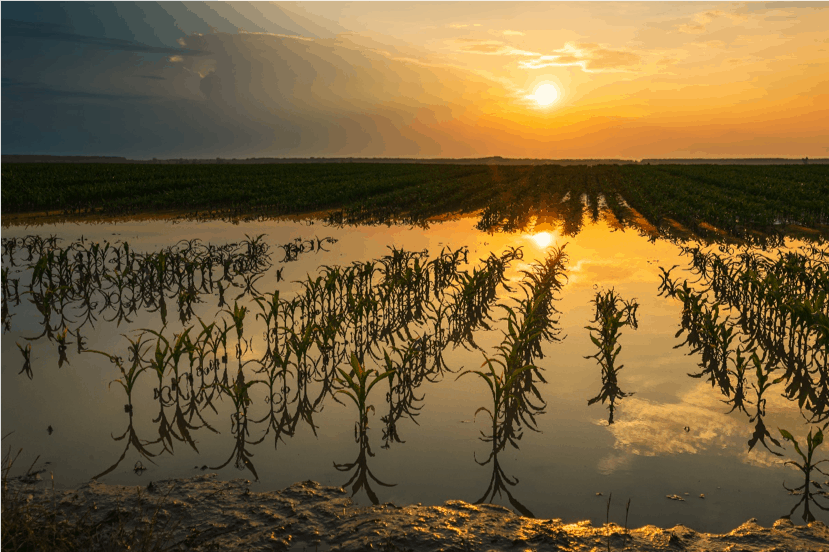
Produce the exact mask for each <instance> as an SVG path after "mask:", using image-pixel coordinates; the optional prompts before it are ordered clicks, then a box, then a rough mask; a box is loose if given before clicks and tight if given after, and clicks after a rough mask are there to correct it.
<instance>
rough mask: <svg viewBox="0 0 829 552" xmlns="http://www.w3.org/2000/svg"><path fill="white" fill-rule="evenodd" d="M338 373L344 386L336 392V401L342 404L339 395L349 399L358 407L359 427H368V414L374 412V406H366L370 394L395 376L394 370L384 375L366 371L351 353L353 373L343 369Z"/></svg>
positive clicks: (372, 370)
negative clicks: (375, 387)
mask: <svg viewBox="0 0 829 552" xmlns="http://www.w3.org/2000/svg"><path fill="white" fill-rule="evenodd" d="M337 371H338V372H339V373H340V375H342V378H337V383H338V384H340V385H342V386H343V389H338V390H337V391H335V392H334V400H336V401H337V402H339V403H340V404H342V401H340V400H339V399H337V395H339V394H341V393H342V394H343V395H346V396H347V397H349V398H350V399H351V400H352V401H354V404H355V405H357V410H358V411H359V413H360V422H359V427H361V428H366V427H368V412H369V410H371V411H372V412H374V405H371V404H366V401H367V400H368V394H369V393H370V392H371V390H372V389H373V388H374V386H375V385H377V384H378V383H380V382H381V381H383V380H384V379H386V378H388V377H390V376H391V375H392V374H394V373H395V372H394V370H387V371H385V372H383V373H382V374H380V373H378V372H377V370H374V369H366V368H364V367H363V365H362V364H360V361H359V360H358V359H357V355H355V354H354V353H351V371H350V372H346V371H345V370H343V369H342V368H337Z"/></svg>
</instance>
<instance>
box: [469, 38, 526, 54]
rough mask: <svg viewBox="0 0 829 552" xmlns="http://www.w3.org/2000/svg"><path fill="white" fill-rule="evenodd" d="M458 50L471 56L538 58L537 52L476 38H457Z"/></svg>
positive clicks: (498, 41)
mask: <svg viewBox="0 0 829 552" xmlns="http://www.w3.org/2000/svg"><path fill="white" fill-rule="evenodd" d="M456 42H458V43H459V44H460V46H459V47H460V50H461V51H463V52H469V53H472V54H486V55H496V56H529V57H531V56H539V55H540V54H538V53H537V52H528V51H527V50H521V49H519V48H514V47H512V46H510V45H509V44H507V43H506V42H501V41H500V40H479V39H476V38H459V39H458V40H457V41H456Z"/></svg>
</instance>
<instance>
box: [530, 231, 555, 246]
mask: <svg viewBox="0 0 829 552" xmlns="http://www.w3.org/2000/svg"><path fill="white" fill-rule="evenodd" d="M530 239H532V240H533V241H534V242H535V244H536V245H537V246H538V247H540V248H541V249H544V248H545V247H547V246H548V245H550V244H551V243H553V236H552V234H550V233H549V232H539V233H537V234H535V235H533V236H530Z"/></svg>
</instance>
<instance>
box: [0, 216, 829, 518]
mask: <svg viewBox="0 0 829 552" xmlns="http://www.w3.org/2000/svg"><path fill="white" fill-rule="evenodd" d="M485 226H486V225H482V218H481V217H466V218H457V219H449V220H444V221H442V222H433V223H431V224H422V225H418V226H404V225H388V226H387V225H343V224H333V223H332V221H331V219H330V218H329V219H328V221H327V222H326V221H324V220H321V219H308V220H294V221H288V220H281V221H274V220H259V221H256V220H248V221H242V222H238V221H237V222H236V223H232V222H222V221H188V220H179V221H164V220H161V221H157V220H156V221H120V222H110V223H99V224H77V223H68V222H66V223H59V224H54V225H48V226H38V227H30V228H25V227H20V226H15V227H7V228H4V230H3V336H2V358H3V372H2V378H3V381H2V383H3V385H2V420H3V422H2V425H3V435H4V439H3V447H4V452H5V451H6V450H10V449H14V450H17V449H18V448H21V447H22V448H23V453H22V454H21V456H20V458H19V459H18V460H17V461H16V463H15V469H16V472H15V473H14V474H13V475H15V476H22V475H25V474H26V472H27V471H28V472H29V474H30V478H32V479H35V480H36V479H38V478H47V479H49V478H50V474H53V475H54V481H55V484H56V485H57V486H58V487H75V486H77V485H79V484H82V483H85V482H88V481H89V480H90V479H96V480H97V481H99V482H102V483H110V484H120V485H143V486H146V485H148V484H149V483H150V482H151V481H158V480H160V479H169V478H182V477H192V476H195V475H200V474H203V473H205V472H209V473H213V472H215V473H217V474H218V478H219V479H221V480H230V479H234V478H238V477H244V478H247V479H250V480H251V481H252V484H251V486H250V489H251V491H255V492H266V491H275V490H279V489H282V488H285V487H288V486H289V485H291V484H293V483H296V482H298V481H304V480H313V481H316V482H319V483H320V484H322V485H327V486H343V487H344V488H345V490H346V496H351V497H352V498H353V500H354V501H355V502H356V503H357V504H366V505H367V504H372V503H373V504H382V503H389V502H391V503H394V504H397V505H409V504H417V503H420V504H423V505H432V504H435V505H436V504H443V503H444V502H445V501H447V500H464V501H467V502H470V503H494V504H500V505H503V506H506V507H507V508H509V509H511V510H512V511H514V512H515V513H517V514H520V515H523V516H528V517H538V518H553V517H555V518H560V519H562V520H563V521H564V522H565V523H571V522H577V521H582V520H591V521H592V522H594V523H595V524H601V523H604V522H605V521H606V519H609V520H610V521H611V522H615V523H617V524H619V525H623V524H626V525H627V526H629V527H639V526H642V525H645V524H653V525H657V526H662V527H670V526H673V525H676V524H683V525H685V526H687V527H690V528H693V529H694V530H697V531H706V532H723V531H727V530H730V529H733V528H734V527H737V526H738V525H740V524H742V523H743V522H745V521H746V520H747V519H749V518H756V519H757V520H758V522H759V523H760V524H761V525H764V526H770V525H771V524H772V523H774V521H775V520H777V519H778V518H780V517H781V516H786V515H789V514H790V513H791V517H792V520H793V521H795V522H798V521H799V522H802V521H803V520H804V519H811V518H812V517H816V518H817V519H819V520H824V521H826V519H827V518H826V515H825V512H824V511H823V510H822V509H821V507H820V506H821V505H825V504H826V503H827V500H826V498H825V496H824V494H823V490H822V485H823V481H824V480H825V479H827V478H828V477H827V476H825V475H823V474H822V473H820V472H819V471H818V469H817V468H814V469H813V468H812V466H813V465H815V463H816V462H817V461H818V460H820V459H822V458H825V454H824V448H825V445H824V446H821V444H820V440H821V439H822V433H819V430H820V428H821V427H822V425H823V423H824V422H825V420H826V418H827V415H829V411H827V397H828V396H829V395H827V393H829V387H828V386H827V384H829V370H827V356H826V351H827V347H829V340H827V335H829V334H827V332H829V327H827V326H826V325H825V321H826V317H827V305H826V303H825V293H826V291H827V276H826V274H827V262H829V261H827V253H829V252H827V248H826V245H825V244H823V242H821V241H817V242H801V241H794V240H791V239H786V240H784V241H782V242H778V243H776V244H775V245H776V247H774V248H771V247H767V248H766V250H763V249H762V248H760V247H748V246H737V245H731V246H726V245H708V246H705V245H703V246H700V245H699V244H697V243H696V242H685V243H683V242H679V241H677V240H670V241H669V240H665V239H661V238H655V237H649V235H648V234H647V232H645V231H643V230H641V229H640V230H639V231H637V230H634V229H631V228H628V229H627V230H623V229H620V227H619V224H618V221H615V220H614V219H613V217H612V216H608V215H603V216H600V217H596V218H595V220H594V221H592V222H591V221H586V222H585V224H583V225H579V226H578V227H576V228H575V229H573V228H572V227H570V228H566V227H563V226H562V225H560V224H555V223H553V222H551V221H550V220H547V219H545V218H544V217H538V216H535V217H531V218H530V219H529V220H528V221H525V222H523V223H522V224H521V226H520V228H508V229H507V230H510V231H503V230H504V229H503V228H495V229H493V228H492V227H491V226H490V227H485ZM565 234H566V235H565ZM619 347H621V348H620V349H619ZM778 428H781V429H783V430H784V432H783V433H781V431H779V430H778ZM785 432H788V433H785ZM807 435H808V437H807ZM817 435H820V439H819V438H818V437H817ZM794 441H797V443H798V444H797V445H795V444H794ZM813 448H814V449H815V451H814V454H812V449H813ZM798 451H800V452H802V453H803V456H802V457H801V455H799V453H798ZM786 461H790V462H796V463H797V464H799V465H800V466H801V468H800V469H798V466H797V465H794V464H792V463H790V464H789V465H785V464H784V462H786ZM30 465H32V467H31V468H28V467H29V466H30ZM818 468H819V466H818ZM804 476H805V477H806V480H805V488H806V489H809V491H808V492H807V493H806V494H803V493H802V491H803V488H804V487H803V486H804ZM50 481H51V480H50ZM815 483H819V485H820V486H817V485H815ZM784 485H785V487H784ZM786 487H787V488H788V489H791V490H795V491H797V490H798V488H800V489H799V490H800V494H794V495H792V494H790V492H789V491H788V490H787V488H786ZM611 493H612V498H611ZM608 508H609V509H608Z"/></svg>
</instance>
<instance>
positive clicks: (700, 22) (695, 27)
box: [674, 10, 744, 34]
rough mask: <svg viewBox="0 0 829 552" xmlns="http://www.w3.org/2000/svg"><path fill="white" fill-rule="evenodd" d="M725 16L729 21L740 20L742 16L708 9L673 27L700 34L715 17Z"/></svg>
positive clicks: (683, 31)
mask: <svg viewBox="0 0 829 552" xmlns="http://www.w3.org/2000/svg"><path fill="white" fill-rule="evenodd" d="M723 18H727V19H730V20H731V21H741V20H743V19H744V16H742V15H738V14H733V13H728V12H725V11H723V10H708V11H704V12H700V13H697V14H695V15H694V16H693V18H692V20H691V21H690V22H689V23H682V24H680V25H676V26H675V27H674V28H675V29H676V30H677V31H679V32H680V33H684V34H702V33H704V32H705V31H706V30H707V29H708V25H709V24H710V23H712V22H713V21H715V20H717V19H723Z"/></svg>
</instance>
